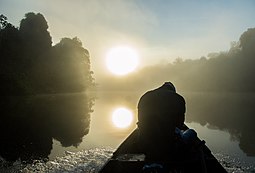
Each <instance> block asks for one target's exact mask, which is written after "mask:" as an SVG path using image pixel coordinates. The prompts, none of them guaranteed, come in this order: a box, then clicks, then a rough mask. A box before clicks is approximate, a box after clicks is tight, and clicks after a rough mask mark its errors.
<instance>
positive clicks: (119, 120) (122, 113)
mask: <svg viewBox="0 0 255 173" xmlns="http://www.w3.org/2000/svg"><path fill="white" fill-rule="evenodd" d="M132 121H133V114H132V112H131V111H130V110H128V109H126V108H123V107H121V108H117V109H115V110H114V112H113V113H112V122H113V124H114V125H115V126H116V127H118V128H126V127H128V126H130V125H131V123H132Z"/></svg>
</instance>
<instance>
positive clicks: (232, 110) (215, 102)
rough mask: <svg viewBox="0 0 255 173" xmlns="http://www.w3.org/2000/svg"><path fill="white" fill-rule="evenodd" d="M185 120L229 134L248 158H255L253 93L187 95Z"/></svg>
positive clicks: (254, 102)
mask: <svg viewBox="0 0 255 173" xmlns="http://www.w3.org/2000/svg"><path fill="white" fill-rule="evenodd" d="M185 98H186V101H187V116H186V119H187V121H195V122H199V123H200V124H201V125H206V124H207V123H208V125H209V127H210V126H211V127H214V128H218V129H220V130H225V131H228V132H229V133H230V134H231V137H232V139H233V140H238V141H239V146H240V148H241V149H242V150H243V152H245V153H246V154H247V155H248V156H255V147H254V146H255V135H254V131H255V124H254V122H255V116H254V115H255V94H253V93H246V94H223V93H222V94H215V93H212V94H192V95H188V94H187V95H186V97H185Z"/></svg>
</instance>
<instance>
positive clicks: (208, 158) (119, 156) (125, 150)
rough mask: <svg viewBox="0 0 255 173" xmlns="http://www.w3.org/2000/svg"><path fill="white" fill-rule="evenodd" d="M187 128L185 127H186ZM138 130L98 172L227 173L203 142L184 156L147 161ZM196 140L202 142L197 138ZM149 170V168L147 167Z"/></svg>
mask: <svg viewBox="0 0 255 173" xmlns="http://www.w3.org/2000/svg"><path fill="white" fill-rule="evenodd" d="M186 128H187V127H186ZM138 134H139V130H138V129H136V130H134V131H133V132H132V133H131V134H130V135H129V136H128V137H127V138H126V139H125V140H124V142H123V143H122V144H121V145H120V146H119V147H118V148H117V150H116V151H115V152H114V153H113V156H112V157H111V158H110V159H109V160H108V161H107V163H106V164H105V165H104V166H103V167H102V169H101V170H100V173H140V172H141V173H143V172H146V168H147V167H149V168H150V169H151V170H152V169H154V168H153V166H154V167H155V170H156V169H158V170H160V171H155V170H154V171H155V172H162V173H164V172H166V173H169V172H176V173H178V172H180V173H181V172H182V173H185V172H206V173H227V171H226V170H225V169H224V167H223V166H222V165H221V164H220V163H219V162H218V160H217V159H216V158H215V157H214V156H213V154H212V153H211V151H210V150H209V148H208V147H207V146H206V145H205V144H203V145H201V147H200V150H199V151H198V152H196V154H195V155H194V153H189V154H187V155H186V156H185V158H178V159H174V160H171V161H170V160H168V161H154V162H148V161H146V159H145V155H144V154H143V151H142V150H141V149H140V147H139V143H138ZM196 140H197V142H201V143H202V142H203V141H201V140H200V139H199V138H197V139H196ZM148 170H149V169H148ZM147 172H150V171H147Z"/></svg>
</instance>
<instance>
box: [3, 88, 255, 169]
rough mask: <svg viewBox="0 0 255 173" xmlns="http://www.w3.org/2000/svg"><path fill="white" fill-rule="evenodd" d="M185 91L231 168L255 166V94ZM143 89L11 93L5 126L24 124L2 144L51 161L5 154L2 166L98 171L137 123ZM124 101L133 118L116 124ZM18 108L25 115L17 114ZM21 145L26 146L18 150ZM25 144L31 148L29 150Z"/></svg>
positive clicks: (195, 124) (194, 118) (196, 120)
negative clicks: (33, 94) (89, 93)
mask: <svg viewBox="0 0 255 173" xmlns="http://www.w3.org/2000/svg"><path fill="white" fill-rule="evenodd" d="M181 94H182V95H183V96H184V98H185V100H186V104H187V112H186V120H185V122H186V124H187V125H188V126H189V127H190V128H193V129H195V130H196V131H197V133H198V136H199V137H200V138H201V139H203V140H205V141H206V144H207V146H208V147H209V148H210V149H211V151H212V152H213V153H214V155H215V156H216V158H218V160H219V161H220V162H221V163H222V165H223V166H224V167H226V169H227V170H228V172H254V171H255V147H254V146H255V139H254V135H253V132H254V130H255V126H254V125H253V123H254V122H255V121H254V120H255V117H254V115H255V114H254V113H255V95H254V94H250V93H245V94H241V93H227V94H226V93H225V94H222V93H181ZM141 95H142V93H139V92H137V93H134V92H98V93H97V94H96V99H95V100H93V99H91V97H87V95H84V94H63V95H51V96H37V97H33V98H31V97H29V98H9V99H7V100H9V102H8V101H7V103H6V101H5V103H1V104H2V107H3V106H5V107H6V110H5V109H2V110H1V111H2V112H4V113H5V114H8V116H6V117H3V118H2V119H3V121H1V122H2V125H4V124H5V128H3V127H2V129H1V130H2V131H4V130H5V131H6V129H8V127H10V126H8V124H10V122H11V121H12V123H11V125H12V127H13V128H14V127H17V128H18V129H19V133H18V134H19V135H18V136H16V134H17V132H16V133H15V130H10V129H8V131H6V133H5V134H6V135H2V139H5V140H4V141H5V142H4V144H5V145H4V144H2V146H1V147H2V148H3V147H5V151H9V153H11V156H12V157H17V158H23V159H26V158H28V157H31V156H32V157H34V158H37V156H38V158H39V157H45V156H48V157H49V161H47V162H44V161H40V160H39V159H36V160H37V161H33V162H30V163H28V162H26V163H25V162H21V161H20V160H21V159H19V160H18V161H16V162H14V164H13V165H12V166H6V165H7V163H6V162H5V161H3V159H2V161H1V162H0V163H1V165H2V166H1V167H2V168H1V170H0V171H4V172H64V171H65V172H82V171H83V172H97V171H98V170H99V169H100V167H101V166H102V165H103V164H104V163H105V161H106V160H107V159H108V158H109V157H110V156H111V154H112V152H113V151H114V149H115V148H116V147H118V145H119V144H120V143H121V142H122V141H123V140H124V139H125V138H126V137H127V136H128V134H130V133H131V132H132V131H133V130H134V129H135V128H136V122H137V109H136V105H137V102H138V100H139V98H140V96H141ZM13 100H16V101H15V102H14V101H13ZM14 107H15V109H14V110H13V108H14ZM119 107H124V108H126V109H128V110H130V111H131V112H132V113H133V121H132V123H131V125H129V126H128V127H126V128H118V127H116V126H114V125H113V122H112V120H111V117H112V112H113V111H114V110H115V109H117V108H119ZM22 111H23V112H22ZM17 112H19V116H18V117H19V118H17V119H16V118H14V117H15V116H17ZM7 117H12V119H11V120H9V118H7ZM23 119H27V121H22V120H23ZM14 120H15V121H14ZM13 121H14V122H13ZM3 122H4V123H3ZM31 124H33V125H31ZM27 126H29V127H27ZM14 129H15V128H14ZM28 134H29V136H30V137H31V136H32V138H31V139H30V138H28V137H27V136H28ZM8 136H9V137H8ZM7 141H8V142H7ZM42 141H44V142H42ZM46 141H47V142H46ZM15 143H16V144H15ZM17 145H18V146H20V145H21V146H23V148H19V147H18V149H15V150H14V148H15V147H16V146H17ZM6 146H9V147H6ZM16 148H17V147H16ZM25 149H27V150H28V151H27V152H24V150H25ZM39 149H40V152H38V151H39ZM3 151H4V150H3V149H2V150H1V152H2V153H4V152H3ZM5 153H6V152H5ZM14 153H15V154H14ZM31 153H32V154H31ZM4 156H6V155H4ZM6 157H7V156H6ZM8 158H11V157H10V156H8Z"/></svg>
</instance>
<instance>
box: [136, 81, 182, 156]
mask: <svg viewBox="0 0 255 173" xmlns="http://www.w3.org/2000/svg"><path fill="white" fill-rule="evenodd" d="M184 114H185V100H184V98H183V97H182V96H180V95H179V94H177V93H176V92H175V88H174V86H173V84H172V83H170V82H166V83H165V84H164V85H162V86H161V87H159V88H157V89H155V90H152V91H148V92H147V93H145V94H144V95H143V96H142V97H141V99H140V100H139V103H138V121H139V122H138V128H139V131H140V140H141V144H142V147H143V148H144V150H145V152H146V157H147V158H151V159H162V158H163V159H164V157H167V156H168V155H169V154H170V153H171V152H172V149H174V138H175V134H174V131H175V127H181V126H182V125H183V123H184Z"/></svg>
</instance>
